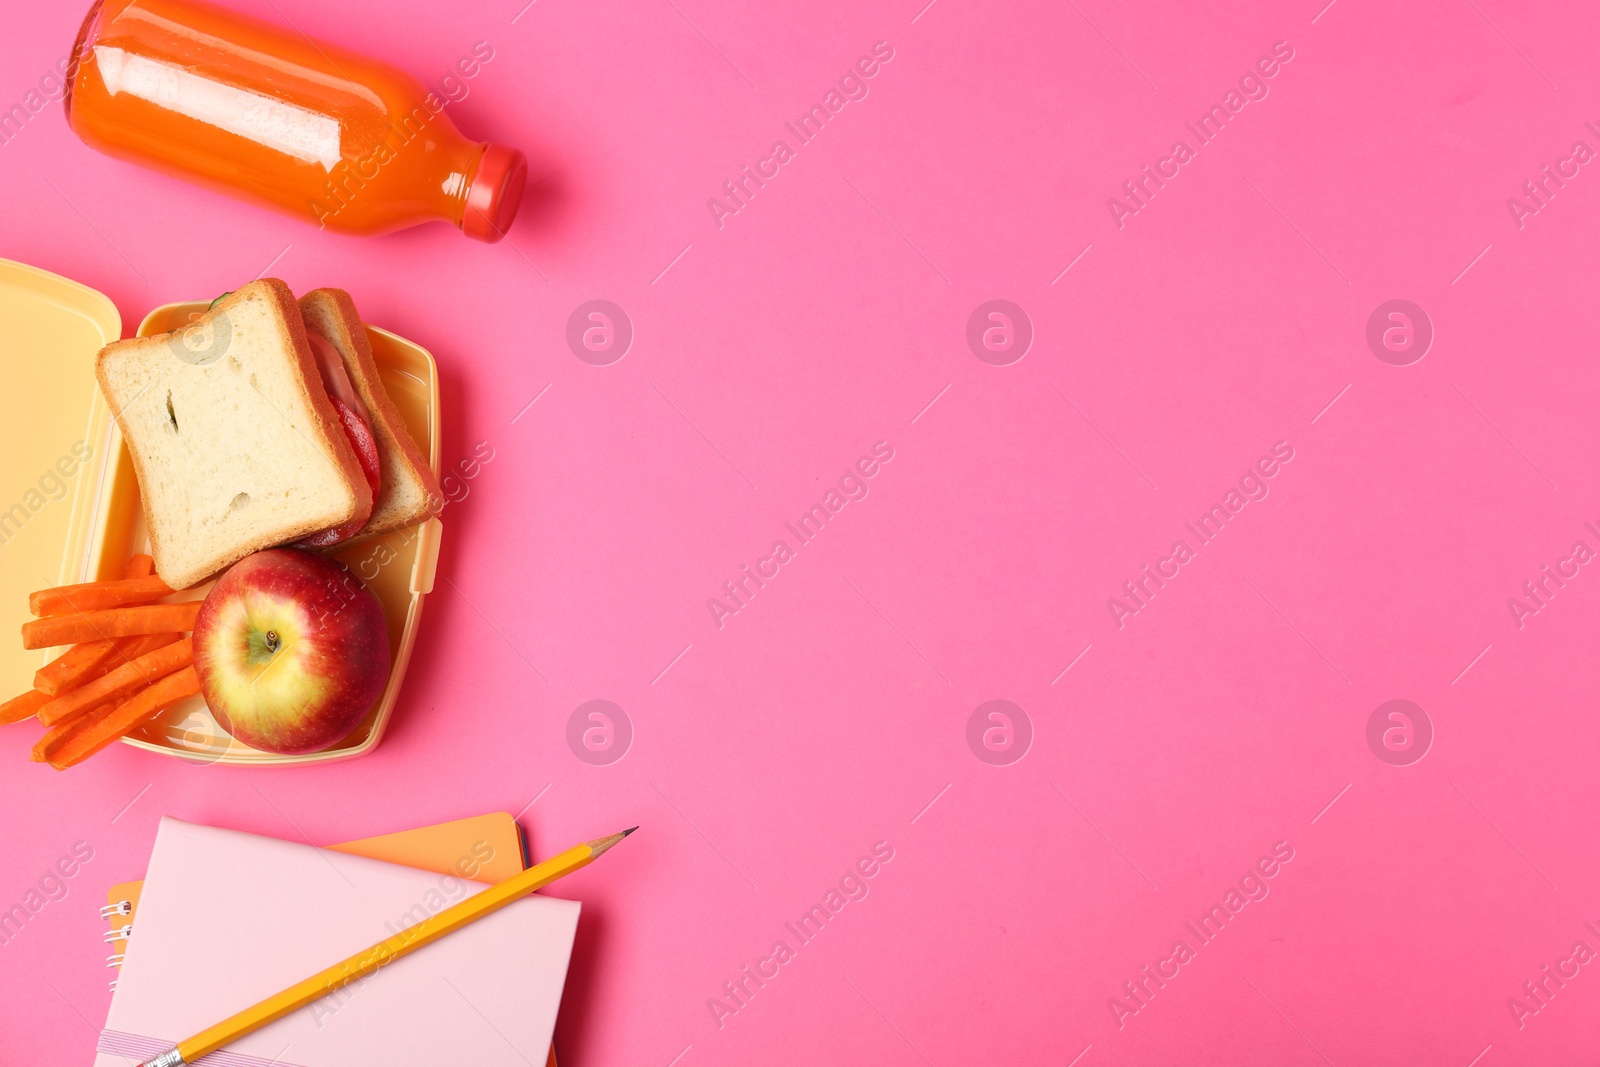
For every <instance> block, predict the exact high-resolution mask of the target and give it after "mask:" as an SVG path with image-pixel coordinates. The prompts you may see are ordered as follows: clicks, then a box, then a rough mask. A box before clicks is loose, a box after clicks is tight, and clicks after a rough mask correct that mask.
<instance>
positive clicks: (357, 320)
mask: <svg viewBox="0 0 1600 1067" xmlns="http://www.w3.org/2000/svg"><path fill="white" fill-rule="evenodd" d="M300 314H301V316H302V317H304V319H305V324H306V328H307V329H308V330H312V331H315V332H316V333H319V334H321V335H322V336H323V337H324V338H326V339H327V340H328V342H329V343H330V344H332V345H333V347H334V349H335V350H336V351H337V352H338V353H339V358H340V359H342V360H344V368H345V372H346V373H347V374H349V375H350V384H352V385H353V386H355V389H356V394H357V395H358V396H360V397H361V403H362V404H363V405H365V407H366V409H367V418H368V422H369V424H370V425H371V427H372V436H373V438H374V439H375V440H376V441H377V443H378V473H379V475H380V478H381V481H380V482H379V484H378V497H377V499H376V500H375V501H374V502H373V504H372V517H371V518H369V519H368V520H367V525H366V526H364V527H362V529H361V532H360V533H358V534H357V535H356V538H355V539H358V540H359V539H361V538H366V537H374V536H376V535H378V534H382V533H388V532H389V531H390V530H398V529H400V528H401V527H405V526H412V525H414V524H416V523H419V522H423V521H426V520H427V519H431V518H433V516H435V515H437V514H438V513H439V511H440V509H441V508H443V507H444V494H443V493H442V492H440V491H439V479H438V478H437V477H435V476H434V473H433V467H432V466H431V465H430V464H429V463H428V459H427V457H426V456H425V455H423V453H422V449H420V448H418V447H417V442H416V441H415V440H414V439H413V438H412V436H411V431H410V430H408V429H406V423H405V418H404V417H403V416H402V415H401V414H400V409H399V408H397V407H395V405H394V401H393V400H390V399H389V393H388V391H387V390H385V389H384V387H383V382H382V380H381V379H380V378H379V377H378V365H377V364H376V363H374V362H373V359H372V344H371V342H370V341H368V340H367V328H366V327H365V326H363V325H362V324H361V316H360V315H359V314H358V313H357V312H356V305H355V301H353V300H351V299H350V294H349V293H347V292H345V291H344V290H343V289H313V290H311V292H309V293H307V294H305V295H304V296H302V297H301V298H300Z"/></svg>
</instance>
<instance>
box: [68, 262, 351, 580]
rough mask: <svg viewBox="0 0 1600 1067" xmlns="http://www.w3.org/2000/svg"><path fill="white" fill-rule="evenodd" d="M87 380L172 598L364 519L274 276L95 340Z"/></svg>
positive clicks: (327, 406)
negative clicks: (123, 334) (158, 322)
mask: <svg viewBox="0 0 1600 1067" xmlns="http://www.w3.org/2000/svg"><path fill="white" fill-rule="evenodd" d="M95 376H96V378H97V379H98V380H99V382H100V391H101V392H102V393H104V394H105V398H106V400H107V402H108V403H109V404H110V405H111V413H112V415H113V416H115V418H116V420H117V425H118V426H120V427H121V428H122V436H123V439H124V440H125V441H126V442H127V445H128V451H129V453H130V454H131V455H132V457H133V467H134V472H135V474H136V475H137V476H138V479H139V493H140V496H141V497H142V498H143V502H144V516H145V524H146V525H147V526H148V527H149V534H150V552H151V555H153V556H154V557H155V566H156V573H157V574H159V575H160V576H161V579H162V580H163V581H165V582H166V583H167V584H168V585H170V586H172V587H173V588H174V589H184V588H187V587H189V586H191V585H195V584H196V583H198V582H200V581H203V580H204V579H206V578H209V577H211V576H212V575H214V574H216V573H217V572H218V571H220V570H222V569H223V568H225V567H228V566H230V565H231V564H233V563H236V562H238V561H239V560H241V559H243V558H244V557H245V556H248V555H249V554H250V553H252V552H255V551H258V550H259V549H263V548H267V547H269V546H271V545H279V544H283V543H284V542H288V541H294V540H297V539H299V538H301V537H305V536H306V535H308V534H312V533H315V532H316V531H318V530H324V529H327V528H328V527H330V526H338V525H340V524H342V523H347V522H351V521H354V520H357V519H361V518H364V517H365V516H366V515H368V514H369V513H370V512H371V510H372V490H371V489H370V488H368V486H367V481H366V478H365V476H364V475H363V474H362V472H361V465H360V462H359V460H357V458H356V454H355V450H354V449H353V448H351V446H350V441H349V438H348V437H346V436H345V432H344V427H343V426H342V425H341V424H340V422H339V417H338V415H337V414H336V413H335V411H334V408H333V405H332V404H331V403H330V402H329V400H328V395H327V392H326V391H325V390H324V388H323V386H322V376H321V374H320V372H319V371H318V370H317V364H316V357H315V356H314V355H313V354H312V352H311V347H310V343H309V342H308V341H307V340H306V333H305V324H304V323H303V322H302V320H301V318H300V311H299V308H298V307H297V306H296V305H295V299H294V294H293V293H292V292H290V291H289V287H288V286H287V285H284V284H283V283H282V282H281V281H278V280H277V279H275V278H266V279H262V280H261V281H255V282H251V283H250V284H249V285H246V286H243V287H242V288H239V289H236V290H234V292H233V293H232V294H230V295H229V296H227V297H225V298H224V299H222V300H221V301H219V302H218V303H217V304H216V305H215V306H213V307H212V308H210V309H209V310H208V311H206V312H205V313H204V314H202V315H201V316H200V317H199V318H197V319H196V320H195V321H194V322H193V323H192V324H190V325H189V326H187V327H185V328H184V329H182V330H177V331H174V332H172V333H165V334H157V335H155V336H153V337H137V338H129V339H127V340H123V341H115V342H113V343H111V344H109V345H107V346H106V347H105V348H103V349H101V350H100V355H99V357H98V358H97V359H96V361H95Z"/></svg>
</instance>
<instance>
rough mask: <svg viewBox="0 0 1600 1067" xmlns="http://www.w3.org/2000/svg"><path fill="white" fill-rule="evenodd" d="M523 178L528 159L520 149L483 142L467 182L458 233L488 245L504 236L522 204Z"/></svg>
mask: <svg viewBox="0 0 1600 1067" xmlns="http://www.w3.org/2000/svg"><path fill="white" fill-rule="evenodd" d="M527 181H528V161H527V160H526V159H524V158H522V153H521V152H518V151H517V150H516V149H515V148H507V147H506V146H505V145H503V144H491V145H486V146H485V147H484V151H483V157H482V158H481V159H479V160H478V169H477V171H476V172H475V173H474V174H473V175H472V178H471V179H470V180H469V181H468V182H467V210H466V211H465V212H464V213H463V214H462V216H461V232H462V233H464V234H466V235H467V236H468V237H471V238H472V239H473V240H476V241H487V242H488V243H490V244H493V243H494V242H495V241H498V240H500V238H502V237H504V236H505V235H506V231H507V230H509V229H511V221H512V220H513V219H515V218H516V217H517V208H519V207H521V206H522V187H523V186H524V185H525V184H527Z"/></svg>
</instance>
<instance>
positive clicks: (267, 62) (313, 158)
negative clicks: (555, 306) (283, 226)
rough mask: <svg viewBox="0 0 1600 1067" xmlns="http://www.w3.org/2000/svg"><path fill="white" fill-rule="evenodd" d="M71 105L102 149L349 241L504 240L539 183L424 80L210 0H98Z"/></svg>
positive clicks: (84, 131)
mask: <svg viewBox="0 0 1600 1067" xmlns="http://www.w3.org/2000/svg"><path fill="white" fill-rule="evenodd" d="M66 108H67V121H68V122H69V123H71V125H72V128H73V130H75V131H76V132H77V134H78V136H79V137H81V138H82V139H83V140H84V141H85V142H86V143H88V144H89V145H91V146H92V147H94V148H98V149H99V150H101V151H102V152H106V153H108V154H110V155H113V156H119V157H121V158H124V159H131V160H135V161H137V162H140V163H144V164H147V165H150V166H154V167H157V168H159V169H161V170H165V171H167V172H168V173H171V174H178V175H182V176H184V177H187V178H192V179H196V180H199V181H202V182H205V183H206V184H209V185H212V186H215V187H218V188H222V189H224V190H227V191H230V192H234V193H238V194H241V195H243V196H246V197H249V198H251V199H253V200H256V201H258V202H263V203H266V204H269V205H272V206H274V207H277V208H280V209H283V210H286V211H288V212H290V213H292V214H295V215H300V216H303V217H305V218H308V219H311V220H313V221H315V222H316V223H317V224H318V225H319V226H322V227H325V228H327V229H330V230H339V231H342V232H345V233H355V234H377V233H387V232H389V231H391V230H398V229H402V228H404V227H407V226H415V225H417V224H418V223H422V222H427V221H430V220H433V219H444V220H447V221H449V222H451V223H454V224H455V225H456V226H459V227H460V228H461V231H462V232H463V233H465V234H466V235H467V236H468V237H474V238H477V239H478V240H480V241H497V240H499V239H500V238H501V237H502V236H504V235H505V232H506V230H507V229H508V228H509V227H510V225H511V220H512V219H513V218H514V217H515V215H516V212H517V206H518V204H519V203H520V202H521V199H522V187H523V183H524V181H525V180H526V178H527V173H528V167H527V163H526V161H525V160H524V159H523V157H522V153H520V152H518V151H516V150H515V149H513V148H508V147H506V146H504V145H498V144H483V143H476V142H473V141H470V140H468V139H467V138H466V137H464V136H463V135H462V134H461V132H460V131H459V130H457V129H456V127H455V124H454V123H452V122H451V121H450V119H449V117H448V116H446V115H445V114H444V101H443V100H441V99H440V97H439V95H438V94H437V93H433V92H430V91H428V90H427V89H426V88H424V87H423V85H422V83H421V82H419V81H417V79H415V78H413V77H411V76H410V75H408V74H405V73H402V72H401V71H399V70H397V69H395V68H394V67H391V66H389V65H387V64H384V63H379V62H377V61H375V60H372V59H368V58H366V57H364V56H360V55H357V54H356V53H354V52H350V51H347V50H345V49H343V48H339V47H338V46H336V45H331V44H324V43H321V42H314V41H312V40H310V39H309V38H306V37H304V36H301V35H300V34H297V33H295V32H293V31H292V30H283V29H279V28H278V27H275V26H272V25H269V24H267V23H264V22H260V21H257V20H255V19H252V18H247V17H245V16H242V15H239V14H236V13H234V12H231V11H227V10H225V9H223V8H220V7H216V6H214V5H212V4H209V3H205V2H204V0H97V2H96V3H95V5H94V7H93V8H91V9H90V11H89V15H88V17H87V18H85V19H84V22H83V28H82V29H81V30H80V31H79V33H78V41H77V44H76V45H75V47H74V48H73V52H72V61H71V66H70V68H69V69H68V73H67V93H66Z"/></svg>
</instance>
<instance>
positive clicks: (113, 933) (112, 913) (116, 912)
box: [100, 900, 133, 993]
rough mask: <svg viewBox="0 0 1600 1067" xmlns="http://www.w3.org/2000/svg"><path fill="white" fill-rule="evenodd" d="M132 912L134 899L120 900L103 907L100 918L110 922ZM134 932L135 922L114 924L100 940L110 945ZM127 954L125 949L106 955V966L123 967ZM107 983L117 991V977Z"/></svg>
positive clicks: (125, 939) (123, 939)
mask: <svg viewBox="0 0 1600 1067" xmlns="http://www.w3.org/2000/svg"><path fill="white" fill-rule="evenodd" d="M132 914H133V901H131V900H119V901H117V902H116V903H115V904H107V905H105V906H104V907H102V908H101V909H100V918H102V919H105V920H106V921H108V922H109V921H110V920H112V919H116V918H119V917H121V916H126V915H132ZM132 933H133V924H132V923H123V924H122V925H121V926H114V927H112V928H111V929H109V930H107V931H106V932H105V933H103V934H101V935H100V940H102V941H104V942H105V943H106V944H108V945H109V944H111V943H113V942H116V941H122V942H126V941H127V940H128V936H129V935H130V934H132ZM126 955H127V952H126V951H123V952H118V953H115V954H114V955H110V956H107V957H106V966H107V967H121V966H122V961H123V958H124V957H125V956H126ZM107 984H108V985H109V986H110V987H111V991H112V992H113V993H115V992H116V991H117V980H116V979H115V978H113V979H111V981H110V982H109V983H107Z"/></svg>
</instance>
